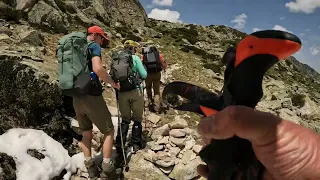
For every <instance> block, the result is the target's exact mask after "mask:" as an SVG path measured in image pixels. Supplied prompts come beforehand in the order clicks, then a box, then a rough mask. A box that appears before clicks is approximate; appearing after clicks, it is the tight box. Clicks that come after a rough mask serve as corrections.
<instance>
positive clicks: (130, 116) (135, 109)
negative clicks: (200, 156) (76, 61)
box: [110, 40, 147, 167]
mask: <svg viewBox="0 0 320 180" xmlns="http://www.w3.org/2000/svg"><path fill="white" fill-rule="evenodd" d="M136 47H137V43H136V42H134V41H132V40H127V41H125V43H124V48H121V49H119V50H117V51H114V52H113V53H112V55H111V59H112V60H111V61H112V62H111V66H110V68H111V69H110V75H111V77H112V78H113V80H114V81H115V82H119V83H120V85H121V89H120V90H119V91H118V92H117V97H118V98H117V100H118V102H117V103H118V105H119V110H120V114H121V119H122V122H121V125H119V128H118V134H117V137H116V150H117V155H118V156H117V157H118V158H116V159H117V160H116V161H118V162H117V163H116V164H117V166H119V167H122V165H121V164H122V160H123V159H124V158H126V157H122V156H123V154H124V153H123V150H124V147H123V146H122V144H125V143H126V137H127V134H128V130H129V124H130V122H131V120H133V122H134V124H133V127H132V137H131V142H130V143H129V144H130V146H132V147H133V153H134V152H136V151H138V150H139V149H142V148H144V146H145V145H144V144H145V143H144V141H143V138H142V118H143V109H144V99H143V94H142V90H141V88H142V87H141V83H142V81H143V79H145V78H146V77H147V71H146V70H145V68H144V66H143V64H142V62H141V60H140V58H139V57H138V56H136V55H135V53H136ZM120 132H121V133H120ZM121 136H122V138H121Z"/></svg>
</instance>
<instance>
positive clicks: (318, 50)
mask: <svg viewBox="0 0 320 180" xmlns="http://www.w3.org/2000/svg"><path fill="white" fill-rule="evenodd" d="M310 52H311V54H312V55H314V56H316V55H318V54H320V47H317V46H312V47H310Z"/></svg>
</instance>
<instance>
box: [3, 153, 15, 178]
mask: <svg viewBox="0 0 320 180" xmlns="http://www.w3.org/2000/svg"><path fill="white" fill-rule="evenodd" d="M0 168H1V169H2V173H1V172H0V179H2V180H16V179H17V176H16V172H15V171H16V170H17V168H16V163H15V161H14V159H13V157H12V156H9V155H7V154H5V153H1V152H0Z"/></svg>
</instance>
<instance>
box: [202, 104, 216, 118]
mask: <svg viewBox="0 0 320 180" xmlns="http://www.w3.org/2000/svg"><path fill="white" fill-rule="evenodd" d="M200 109H201V111H202V112H203V114H205V116H206V117H208V116H211V115H214V114H216V113H217V112H218V111H217V110H214V109H211V108H207V107H205V106H200Z"/></svg>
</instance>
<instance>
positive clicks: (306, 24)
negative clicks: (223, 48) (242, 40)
mask: <svg viewBox="0 0 320 180" xmlns="http://www.w3.org/2000/svg"><path fill="white" fill-rule="evenodd" d="M140 2H141V3H142V5H143V7H144V8H145V10H146V12H147V14H148V16H149V17H151V18H155V19H162V20H168V21H171V22H178V21H181V22H184V23H194V24H200V25H211V24H217V25H226V26H230V27H233V28H235V29H238V30H240V31H243V32H246V33H252V32H253V31H255V30H260V29H261V30H264V29H278V30H286V31H289V32H293V33H294V34H296V35H297V36H298V37H299V38H300V39H301V40H302V42H303V47H302V49H301V50H300V51H299V52H298V53H296V54H295V55H294V56H295V57H296V58H297V59H298V60H299V61H300V62H302V63H306V64H308V65H309V66H311V67H312V68H314V69H315V70H317V71H318V72H320V0H140Z"/></svg>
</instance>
